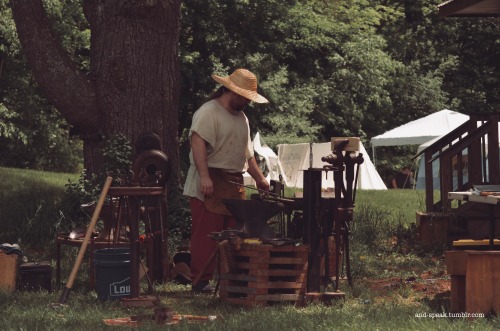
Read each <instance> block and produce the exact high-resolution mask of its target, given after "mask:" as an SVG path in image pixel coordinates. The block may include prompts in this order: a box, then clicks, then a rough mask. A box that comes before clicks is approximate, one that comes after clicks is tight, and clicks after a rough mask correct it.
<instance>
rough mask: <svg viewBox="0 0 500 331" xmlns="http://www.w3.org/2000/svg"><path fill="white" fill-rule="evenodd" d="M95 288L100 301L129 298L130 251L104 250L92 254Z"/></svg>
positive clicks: (119, 249)
mask: <svg viewBox="0 0 500 331" xmlns="http://www.w3.org/2000/svg"><path fill="white" fill-rule="evenodd" d="M94 265H95V285H96V286H95V287H96V292H97V297H98V298H99V299H100V300H102V301H106V300H119V299H121V298H124V297H128V296H130V249H128V248H104V249H98V250H96V251H95V252H94Z"/></svg>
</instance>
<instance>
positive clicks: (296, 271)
mask: <svg viewBox="0 0 500 331" xmlns="http://www.w3.org/2000/svg"><path fill="white" fill-rule="evenodd" d="M231 247H232V255H233V256H232V257H233V259H234V261H233V263H232V270H231V271H229V272H222V273H221V274H220V297H221V298H222V299H223V300H226V301H228V302H231V303H235V304H241V305H247V306H265V305H269V304H272V303H277V302H288V303H298V302H302V299H303V296H304V293H305V290H306V285H307V281H306V280H307V279H306V277H307V258H308V254H309V247H308V246H306V245H303V246H280V247H278V246H272V245H262V244H261V245H254V244H241V245H231Z"/></svg>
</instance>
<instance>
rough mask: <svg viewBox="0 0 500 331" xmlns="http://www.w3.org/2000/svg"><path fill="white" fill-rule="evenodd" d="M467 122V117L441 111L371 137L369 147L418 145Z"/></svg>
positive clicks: (447, 110)
mask: <svg viewBox="0 0 500 331" xmlns="http://www.w3.org/2000/svg"><path fill="white" fill-rule="evenodd" d="M468 120H469V116H468V115H464V114H461V113H458V112H456V111H452V110H449V109H443V110H441V111H438V112H436V113H433V114H430V115H427V116H425V117H422V118H419V119H417V120H414V121H411V122H408V123H406V124H403V125H401V126H399V127H397V128H395V129H392V130H389V131H387V132H384V133H383V134H381V135H378V136H376V137H373V138H372V139H371V145H372V147H377V146H401V145H420V144H423V143H425V142H428V141H429V140H432V139H434V138H436V137H440V136H442V135H445V134H447V133H448V132H451V131H453V130H454V129H456V128H457V127H459V126H460V125H462V124H463V123H465V122H466V121H468Z"/></svg>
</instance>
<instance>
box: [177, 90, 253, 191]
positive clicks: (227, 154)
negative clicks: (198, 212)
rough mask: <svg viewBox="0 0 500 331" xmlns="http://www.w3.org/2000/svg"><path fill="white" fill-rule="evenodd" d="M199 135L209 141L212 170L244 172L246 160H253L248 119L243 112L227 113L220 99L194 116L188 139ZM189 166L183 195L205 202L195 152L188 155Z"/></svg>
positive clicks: (209, 163)
mask: <svg viewBox="0 0 500 331" xmlns="http://www.w3.org/2000/svg"><path fill="white" fill-rule="evenodd" d="M193 132H196V133H197V134H198V135H199V136H200V137H202V138H203V139H204V140H205V141H206V142H207V144H208V145H207V162H208V167H209V168H218V169H224V170H226V171H229V172H241V173H243V172H244V171H245V170H246V167H247V160H249V159H250V158H252V157H253V148H252V145H251V140H250V127H249V125H248V118H247V117H246V116H245V114H244V113H243V112H239V113H238V114H236V115H233V114H231V113H230V112H229V111H227V110H226V109H225V108H224V107H222V105H221V104H220V103H219V102H218V101H217V100H215V99H214V100H210V101H208V102H206V103H204V104H203V105H202V106H201V107H200V108H199V109H198V110H197V111H196V112H195V113H194V115H193V122H192V124H191V129H190V131H189V138H190V139H191V135H192V133H193ZM189 161H190V166H189V170H188V173H187V176H186V183H185V184H184V192H183V194H184V195H187V196H190V197H195V198H198V199H200V200H202V201H204V197H203V194H202V193H201V185H200V175H199V174H198V170H197V169H196V166H195V163H194V159H193V151H192V150H191V151H190V152H189Z"/></svg>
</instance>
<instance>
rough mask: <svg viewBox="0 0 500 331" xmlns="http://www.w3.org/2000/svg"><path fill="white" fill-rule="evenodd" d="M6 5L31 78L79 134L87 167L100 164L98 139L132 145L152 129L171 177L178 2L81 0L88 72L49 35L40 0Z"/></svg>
mask: <svg viewBox="0 0 500 331" xmlns="http://www.w3.org/2000/svg"><path fill="white" fill-rule="evenodd" d="M11 5H12V11H13V14H14V19H15V22H16V27H17V30H18V34H19V39H20V41H21V44H22V46H23V51H24V52H25V53H26V54H27V56H26V57H27V59H28V62H29V65H30V67H31V68H32V70H33V73H34V76H35V79H36V80H37V82H38V83H39V84H40V86H41V87H42V89H43V90H44V91H45V92H46V93H45V94H46V96H47V98H48V99H49V101H51V102H52V103H53V104H54V105H55V107H56V108H58V110H59V111H60V112H61V114H62V115H63V116H64V117H65V118H66V120H67V121H68V123H69V124H71V125H73V126H74V127H76V128H77V129H78V132H79V133H80V134H81V135H82V139H83V141H84V163H85V164H84V166H85V168H86V169H87V171H88V172H89V173H93V172H94V171H96V170H97V169H99V167H100V162H101V161H100V160H101V157H100V152H99V151H100V147H101V146H100V145H101V141H102V139H103V138H105V137H108V136H111V135H113V134H117V133H122V134H124V135H125V136H127V137H128V138H129V139H130V142H131V143H132V145H133V144H134V142H135V140H136V138H137V137H138V136H139V135H140V134H141V133H144V132H155V133H157V134H158V135H159V136H160V137H161V138H162V142H163V149H164V151H165V153H166V154H167V155H168V157H169V159H170V162H171V165H172V169H174V171H175V172H176V174H175V175H177V171H178V170H177V169H178V163H179V158H178V138H177V129H178V128H177V123H178V107H179V93H180V73H179V72H180V71H179V59H178V41H179V37H178V36H179V18H180V0H135V1H134V0H121V1H98V0H84V1H83V6H84V8H83V9H84V13H85V16H86V17H87V20H88V21H89V23H90V27H91V55H90V61H91V62H90V63H91V64H90V75H89V77H88V78H87V77H85V76H83V75H82V74H81V73H78V72H77V71H76V69H75V67H74V65H73V64H72V63H71V61H70V60H69V59H68V57H67V56H66V55H65V54H63V50H62V48H61V46H60V45H59V44H58V43H57V42H56V41H55V39H54V38H53V37H52V31H51V29H50V27H49V24H48V20H47V18H46V14H45V12H44V10H43V6H42V2H41V0H30V1H25V0H11ZM54 69H57V70H54Z"/></svg>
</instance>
